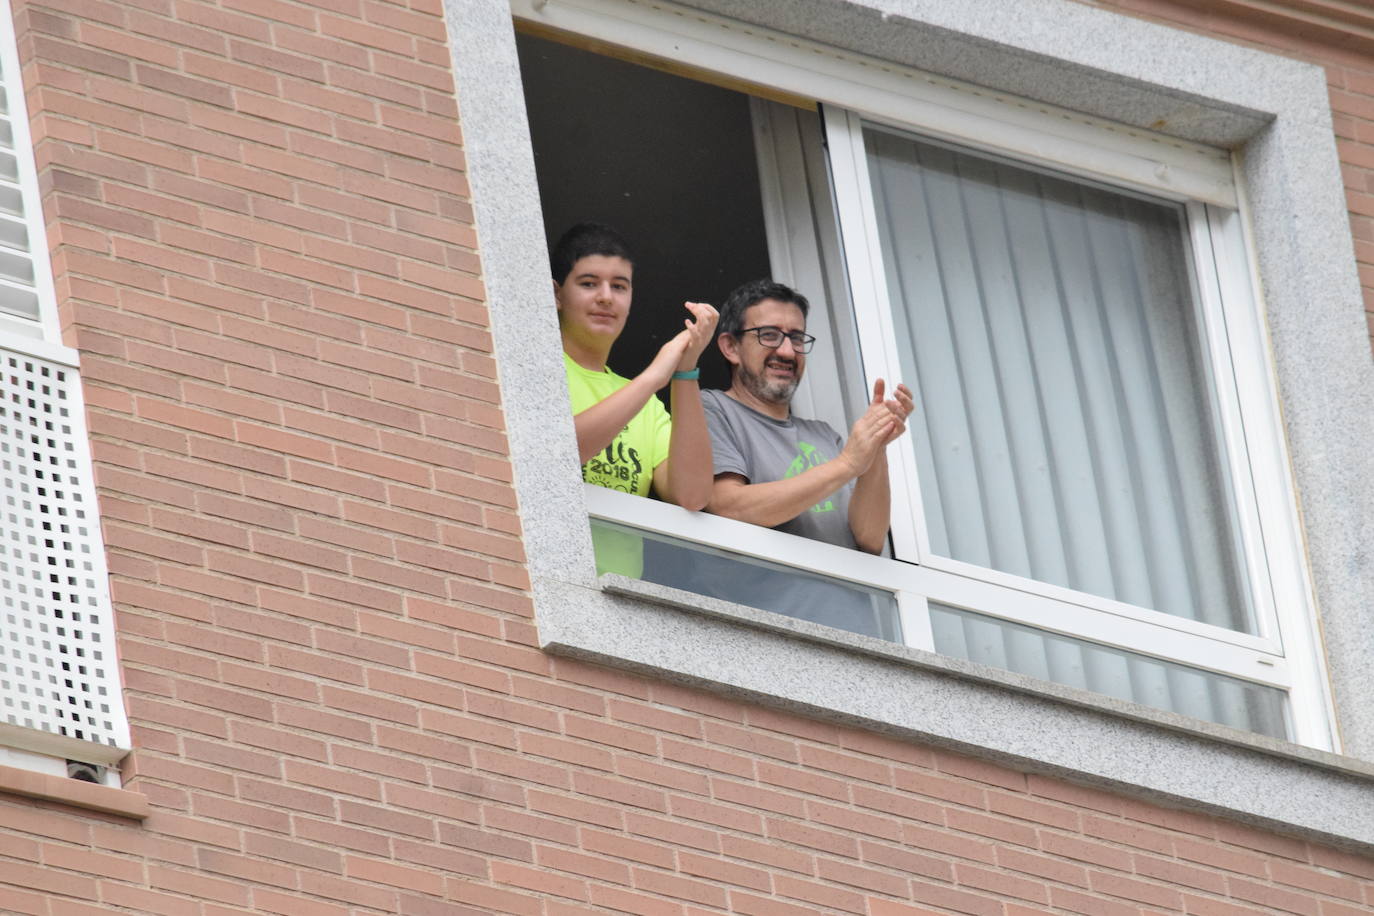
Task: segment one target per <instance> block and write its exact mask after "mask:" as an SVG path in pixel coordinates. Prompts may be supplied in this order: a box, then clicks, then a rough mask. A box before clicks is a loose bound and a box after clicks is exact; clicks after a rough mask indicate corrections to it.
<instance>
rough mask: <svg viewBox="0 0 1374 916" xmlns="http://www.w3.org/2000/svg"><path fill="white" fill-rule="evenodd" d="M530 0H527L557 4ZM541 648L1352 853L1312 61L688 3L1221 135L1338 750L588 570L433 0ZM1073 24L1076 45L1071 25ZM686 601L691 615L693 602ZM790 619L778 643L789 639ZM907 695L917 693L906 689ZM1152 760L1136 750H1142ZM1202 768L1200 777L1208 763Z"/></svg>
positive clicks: (897, 12) (1356, 300)
mask: <svg viewBox="0 0 1374 916" xmlns="http://www.w3.org/2000/svg"><path fill="white" fill-rule="evenodd" d="M557 3H558V0H549V2H548V3H547V4H536V5H535V6H536V8H538V7H542V6H545V5H547V6H556V5H557ZM445 6H446V14H447V16H448V23H449V34H450V35H451V36H454V39H453V41H452V43H451V44H452V54H453V61H454V73H455V81H456V84H457V90H458V97H459V104H460V110H461V112H462V119H463V129H464V137H465V145H466V153H467V157H468V167H469V178H470V180H471V184H472V188H473V204H474V211H475V214H476V221H477V228H478V233H479V237H480V238H481V242H482V258H483V270H484V274H485V279H486V284H487V290H488V295H489V301H490V302H491V303H493V304H494V305H493V308H492V322H493V331H494V339H495V348H496V354H497V361H498V367H499V371H500V376H501V384H502V391H503V400H504V404H505V409H506V418H507V423H508V428H509V435H510V442H511V452H512V462H513V466H514V473H515V481H516V487H517V493H518V496H519V499H520V505H521V517H522V522H523V528H524V532H525V539H526V548H527V553H528V556H529V557H530V573H531V579H532V582H533V588H534V598H535V606H536V613H537V623H538V628H539V633H540V637H541V642H542V643H543V645H544V646H545V648H546V649H547V650H548V651H551V652H561V653H568V654H576V655H578V656H580V657H584V658H589V659H593V660H596V661H599V662H602V663H605V664H608V665H617V666H623V667H628V668H631V669H633V670H639V671H644V672H652V673H655V674H657V675H659V676H663V677H669V678H672V679H675V680H678V681H681V682H684V683H690V684H697V685H701V686H706V687H709V688H711V689H716V690H721V691H726V692H730V693H733V694H736V695H742V696H748V697H751V698H755V699H757V700H758V701H760V702H766V703H772V704H776V705H780V706H784V707H787V708H792V709H800V710H805V711H808V712H810V713H813V714H816V715H821V716H830V717H833V718H837V719H839V720H842V721H849V722H860V723H864V724H866V725H868V726H870V727H873V728H875V729H879V730H883V731H888V732H892V733H896V734H903V735H908V736H911V737H913V738H915V739H918V740H923V741H929V742H933V743H937V744H940V745H943V746H947V747H951V748H955V749H958V750H961V751H964V752H967V753H971V754H977V755H983V756H989V757H992V758H995V759H999V760H1002V761H1006V762H1011V763H1013V764H1014V765H1017V766H1021V767H1023V768H1026V769H1030V770H1036V771H1041V772H1051V773H1057V774H1060V775H1063V776H1066V777H1069V778H1074V779H1078V780H1080V781H1083V782H1086V783H1091V784H1095V785H1105V786H1109V787H1114V788H1116V789H1118V790H1120V791H1123V792H1127V793H1132V794H1141V795H1145V796H1148V797H1149V798H1151V799H1153V800H1156V801H1161V800H1164V801H1173V802H1174V803H1176V804H1179V805H1182V806H1187V807H1193V808H1198V809H1202V810H1208V811H1214V812H1218V813H1222V814H1225V815H1227V816H1230V817H1235V818H1238V819H1241V820H1244V821H1249V822H1254V823H1258V824H1262V825H1271V826H1276V827H1279V828H1280V829H1284V830H1287V831H1291V832H1297V833H1299V834H1304V835H1311V836H1315V837H1318V838H1324V839H1328V840H1334V841H1338V842H1344V843H1355V844H1357V845H1360V846H1365V847H1374V706H1370V704H1368V703H1365V702H1361V700H1362V698H1366V697H1368V696H1369V695H1371V691H1374V669H1371V668H1370V667H1369V666H1368V665H1367V664H1366V660H1367V659H1368V658H1369V657H1370V656H1371V655H1374V626H1370V625H1369V624H1370V621H1369V619H1368V618H1369V614H1370V612H1369V610H1368V609H1369V608H1374V569H1372V568H1371V567H1374V556H1371V547H1370V545H1371V544H1374V509H1371V508H1370V506H1369V505H1368V501H1367V500H1358V499H1352V498H1350V494H1356V493H1369V492H1371V491H1374V450H1371V449H1369V448H1368V443H1369V441H1370V438H1371V435H1372V434H1374V400H1371V399H1370V397H1369V392H1370V391H1371V390H1374V361H1371V357H1370V351H1369V347H1368V341H1367V336H1366V333H1365V327H1364V320H1363V317H1364V316H1363V308H1362V304H1361V298H1360V289H1359V283H1358V278H1357V276H1356V271H1355V260H1354V253H1353V243H1352V240H1351V235H1350V228H1349V222H1348V215H1347V210H1346V200H1345V196H1344V190H1343V188H1342V182H1341V175H1340V168H1339V161H1338V158H1337V155H1336V149H1335V140H1334V135H1333V131H1332V123H1331V116H1330V109H1329V101H1328V98H1327V88H1326V81H1325V75H1324V73H1323V71H1322V70H1321V69H1320V68H1318V67H1315V66H1312V65H1309V64H1304V63H1301V62H1297V61H1293V60H1290V59H1287V58H1282V57H1278V56H1275V55H1271V54H1267V53H1264V52H1261V51H1257V50H1254V49H1250V48H1243V47H1239V46H1236V45H1231V44H1227V43H1225V42H1220V41H1216V40H1213V39H1210V38H1206V37H1203V36H1199V35H1194V34H1191V33H1186V32H1181V31H1178V30H1174V29H1171V28H1167V27H1164V26H1161V25H1157V24H1153V23H1149V22H1144V21H1141V20H1135V19H1131V18H1129V17H1126V16H1122V15H1119V14H1116V13H1112V12H1108V11H1104V10H1099V9H1094V8H1091V7H1088V6H1085V5H1082V4H1079V3H1074V2H1070V0H1005V2H988V3H980V4H976V5H968V6H963V5H955V4H948V3H944V2H941V0H885V2H881V0H847V2H846V0H790V2H788V0H694V2H692V3H690V4H688V6H689V7H692V8H695V9H698V10H701V11H703V12H706V13H708V14H714V15H720V16H725V17H729V18H732V19H736V20H741V21H743V22H746V23H749V24H752V25H754V26H758V27H760V28H762V29H767V30H772V31H774V32H777V33H784V34H793V35H797V36H800V37H803V38H805V39H808V40H810V41H815V42H821V43H824V44H828V45H831V46H834V47H836V48H840V49H843V50H850V51H854V52H858V53H862V54H865V55H869V56H873V57H878V58H882V59H887V60H891V61H893V62H896V63H899V64H902V65H906V66H913V67H918V68H920V69H922V70H925V71H928V72H933V73H936V74H940V75H944V76H949V77H952V78H955V79H959V80H965V81H968V82H972V83H976V84H979V85H983V86H987V87H990V88H992V89H995V90H998V91H1001V92H1007V93H1013V94H1016V95H1019V96H1022V97H1025V98H1029V99H1033V100H1038V101H1043V102H1046V103H1049V104H1054V105H1058V106H1063V107H1066V108H1071V109H1074V110H1078V111H1082V112H1085V113H1088V114H1091V115H1095V116H1098V117H1105V118H1110V119H1112V120H1115V121H1117V122H1120V123H1124V124H1127V125H1131V126H1138V127H1141V128H1146V129H1151V130H1155V131H1159V132H1163V133H1165V134H1171V135H1174V136H1177V137H1179V138H1180V139H1184V140H1190V141H1196V142H1202V143H1207V144H1211V145H1215V146H1220V147H1223V148H1228V149H1231V150H1233V151H1234V154H1235V155H1234V158H1235V162H1236V167H1237V178H1238V183H1239V184H1240V186H1241V187H1242V188H1243V189H1244V191H1245V193H1246V194H1247V196H1248V203H1249V215H1250V220H1251V228H1252V239H1251V240H1252V244H1253V246H1254V250H1255V256H1256V260H1257V262H1258V265H1259V273H1260V280H1261V283H1262V285H1263V300H1264V305H1265V309H1266V314H1267V318H1268V321H1269V331H1270V336H1271V346H1272V348H1273V359H1274V366H1275V372H1276V376H1277V384H1278V388H1279V391H1280V396H1281V400H1282V404H1283V408H1284V424H1285V429H1284V431H1285V434H1286V436H1287V444H1288V448H1289V454H1290V460H1291V462H1292V468H1293V477H1294V486H1295V489H1296V491H1297V498H1298V503H1299V509H1300V512H1301V515H1302V519H1303V524H1304V531H1305V535H1306V538H1307V547H1308V562H1309V569H1310V572H1311V575H1312V580H1313V591H1314V594H1315V600H1316V605H1317V607H1318V608H1319V609H1320V625H1321V627H1322V631H1323V636H1324V640H1325V645H1324V648H1325V652H1326V660H1327V664H1328V667H1329V671H1330V675H1331V681H1332V690H1333V694H1334V703H1335V707H1336V715H1337V725H1338V728H1339V732H1340V737H1341V741H1342V748H1343V755H1337V754H1329V753H1325V752H1320V751H1313V750H1309V749H1305V748H1300V747H1297V746H1294V745H1288V744H1285V743H1283V742H1276V741H1271V740H1269V739H1263V738H1258V737H1255V736H1247V735H1243V734H1240V733H1236V732H1233V731H1231V730H1228V729H1224V728H1211V729H1209V728H1205V727H1201V726H1199V725H1197V724H1196V723H1193V722H1190V721H1188V720H1182V719H1180V718H1179V717H1173V716H1170V715H1169V714H1166V713H1158V714H1156V713H1151V712H1149V711H1146V710H1142V709H1141V708H1140V707H1133V706H1131V705H1130V704H1114V703H1112V702H1111V701H1108V700H1103V699H1100V698H1092V697H1084V696H1079V695H1077V692H1072V691H1056V690H1052V689H1047V688H1046V687H1045V685H1043V684H1039V683H1036V682H1032V681H1029V680H1028V679H1024V678H1018V677H1016V676H1014V675H1006V674H1002V675H1000V676H999V675H997V674H996V673H995V672H991V671H990V670H989V669H985V668H978V667H976V666H968V665H964V664H962V663H958V662H956V661H953V660H950V659H941V658H939V657H936V656H930V655H928V654H927V653H919V652H914V651H913V650H907V649H903V648H902V647H892V649H891V650H890V651H888V652H883V651H879V649H878V648H877V647H875V646H873V645H870V644H869V643H868V642H867V641H863V640H862V639H861V638H854V639H852V640H849V639H843V638H835V637H834V636H833V635H830V634H821V633H816V632H808V631H807V630H806V627H805V625H804V624H788V623H779V622H778V621H777V620H776V619H774V618H772V615H769V616H768V617H767V618H765V617H762V616H759V617H757V618H755V617H754V615H751V614H749V613H747V612H744V611H742V610H741V609H739V608H737V607H734V606H720V607H716V606H713V605H710V604H709V603H708V602H705V601H703V602H700V603H696V604H693V606H692V607H690V608H688V610H689V611H690V612H689V613H684V612H683V609H679V608H674V607H672V606H671V603H672V601H673V600H674V599H675V597H676V596H673V595H671V594H667V593H663V594H658V593H655V591H654V589H653V588H652V587H651V586H645V585H643V584H641V583H633V582H629V581H628V580H620V581H619V582H615V581H611V580H608V581H606V582H598V581H597V580H596V577H595V571H594V565H593V563H592V559H591V545H590V538H589V537H588V536H585V535H583V536H578V535H577V532H581V531H585V530H586V525H585V522H586V518H587V509H586V504H585V499H584V496H583V492H582V484H581V482H580V477H579V475H578V474H577V472H576V465H575V461H576V459H575V457H574V456H575V449H574V446H573V442H574V440H573V430H572V424H571V422H570V420H569V421H561V420H559V419H558V418H557V416H554V415H553V413H557V412H552V413H551V411H550V409H549V405H550V404H551V403H555V404H556V403H561V402H562V400H563V399H564V398H565V397H566V393H565V392H564V391H563V383H562V375H561V372H560V371H559V365H560V355H559V346H558V333H557V323H556V319H555V315H554V311H553V309H552V308H551V307H550V302H549V294H548V281H547V275H546V272H547V266H546V251H545V247H544V241H543V229H542V222H541V219H540V211H539V200H538V190H537V186H536V183H535V177H534V168H533V162H532V156H531V152H530V144H529V138H528V128H527V125H526V121H525V115H524V108H523V96H522V94H521V87H520V77H519V69H518V65H517V61H516V55H515V46H514V34H513V24H512V20H511V14H510V10H509V8H508V7H507V6H506V4H505V3H502V2H493V0H446V3H445ZM1085 35H1091V36H1092V37H1093V40H1092V41H1084V40H1083V38H1084V36H1085ZM703 612H704V613H703ZM799 637H800V638H799ZM916 698H919V700H917V699H916ZM1161 760H1165V761H1168V765H1167V766H1158V765H1157V764H1158V761H1161ZM1218 772H1225V773H1226V774H1227V778H1226V779H1225V780H1218V779H1216V774H1217V773H1218Z"/></svg>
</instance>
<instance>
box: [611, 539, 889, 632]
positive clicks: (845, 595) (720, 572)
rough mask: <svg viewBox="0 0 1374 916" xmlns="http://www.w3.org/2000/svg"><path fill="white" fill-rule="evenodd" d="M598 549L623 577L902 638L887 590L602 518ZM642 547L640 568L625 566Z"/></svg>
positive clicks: (830, 624) (815, 620)
mask: <svg viewBox="0 0 1374 916" xmlns="http://www.w3.org/2000/svg"><path fill="white" fill-rule="evenodd" d="M592 546H593V547H594V548H595V550H596V565H597V572H598V573H600V572H617V573H620V574H621V575H628V576H630V577H631V578H635V579H643V580H644V581H646V582H655V583H657V584H659V585H667V586H671V587H672V588H680V589H682V590H683V591H688V592H696V593H697V594H699V595H707V596H709V597H712V598H720V599H723V600H725V601H733V602H734V603H736V604H743V605H747V606H748V607H755V608H761V609H762V610H765V611H773V612H775V613H778V614H785V615H787V616H788V617H796V618H797V619H799V620H809V621H811V622H812V623H820V624H824V625H825V626H828V627H835V628H836V629H840V630H848V631H849V632H851V633H859V634H862V635H864V636H873V637H876V638H878V639H885V640H888V641H890V642H900V641H901V638H902V636H901V626H900V625H899V624H898V621H897V600H896V597H895V596H894V595H893V594H892V593H891V592H885V591H882V590H881V589H872V588H865V587H864V586H862V585H854V584H853V583H850V582H842V581H840V580H838V579H831V578H828V577H826V576H819V575H816V574H814V573H810V572H806V571H804V570H800V569H795V568H792V567H788V566H781V565H779V564H776V563H768V562H765V561H763V560H755V559H752V558H749V557H742V556H739V555H738V554H731V553H727V552H725V551H723V550H716V549H714V548H711V547H705V546H702V545H700V544H693V543H690V542H688V541H681V540H678V539H676V538H671V537H668V536H666V535H662V534H657V533H655V532H651V531H642V530H640V529H637V528H630V527H627V526H625V525H619V524H616V523H614V522H606V521H601V520H600V519H592ZM636 550H639V551H641V553H640V557H641V564H640V565H639V566H638V567H636V566H634V565H633V564H627V563H626V557H627V556H632V555H634V553H635V552H636ZM636 568H637V570H638V571H635V570H636Z"/></svg>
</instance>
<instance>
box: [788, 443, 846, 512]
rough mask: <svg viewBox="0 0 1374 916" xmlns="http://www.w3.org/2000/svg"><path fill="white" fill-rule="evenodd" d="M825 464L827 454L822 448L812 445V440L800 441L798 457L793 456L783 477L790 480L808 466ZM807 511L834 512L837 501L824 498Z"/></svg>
mask: <svg viewBox="0 0 1374 916" xmlns="http://www.w3.org/2000/svg"><path fill="white" fill-rule="evenodd" d="M823 464H825V456H824V455H822V454H821V451H820V449H818V448H816V446H814V445H812V444H811V443H810V442H801V441H798V442H797V457H795V458H793V459H792V463H791V464H789V465H788V466H787V471H786V473H784V474H783V475H782V479H783V480H789V479H791V478H793V477H796V476H797V475H798V474H800V473H801V472H802V471H805V470H806V469H808V468H815V467H820V466H821V465H823ZM807 511H808V512H834V511H835V501H834V500H833V499H825V500H822V501H821V502H818V503H816V504H815V505H814V506H812V507H811V508H810V509H808V510H807Z"/></svg>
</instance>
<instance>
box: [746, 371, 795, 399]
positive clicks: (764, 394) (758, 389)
mask: <svg viewBox="0 0 1374 916" xmlns="http://www.w3.org/2000/svg"><path fill="white" fill-rule="evenodd" d="M796 365H797V364H796V363H793V364H792V371H793V375H792V377H791V378H790V379H770V378H766V377H765V376H762V375H756V374H755V373H753V372H752V371H750V370H749V369H747V368H745V367H744V366H740V367H739V380H740V384H741V385H743V386H744V390H745V391H748V392H749V393H750V394H752V395H753V396H754V397H756V398H758V399H759V400H760V401H763V402H764V403H765V404H790V403H791V402H792V394H793V393H794V392H795V391H796V390H797V385H798V384H799V383H800V382H801V376H800V375H799V374H798V373H797V372H796ZM767 366H768V363H767V362H766V361H765V362H764V368H765V369H766V368H767Z"/></svg>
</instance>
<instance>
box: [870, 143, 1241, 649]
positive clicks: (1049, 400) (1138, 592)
mask: <svg viewBox="0 0 1374 916" xmlns="http://www.w3.org/2000/svg"><path fill="white" fill-rule="evenodd" d="M864 139H865V143H866V145H867V149H868V161H869V169H870V175H871V176H872V183H873V190H874V198H875V203H876V208H877V217H878V227H879V235H880V238H881V242H882V249H883V256H884V260H885V262H886V268H887V283H888V289H889V292H890V294H891V297H892V300H893V311H894V322H895V326H896V329H897V336H898V342H899V349H900V350H901V352H902V358H903V363H904V365H903V366H902V371H903V373H904V375H905V377H906V379H907V380H908V383H909V384H910V383H911V382H912V381H914V382H915V385H914V388H915V389H916V390H917V393H918V397H919V408H920V417H919V418H917V421H916V424H915V427H914V433H915V434H914V435H913V436H912V439H911V441H912V443H913V447H915V448H916V452H917V463H918V467H919V473H920V482H921V497H922V501H923V503H924V507H925V520H926V525H927V528H928V531H929V536H930V543H931V549H932V550H933V551H934V552H935V553H937V554H940V555H942V556H948V557H952V558H954V559H957V560H962V561H966V562H968V563H973V564H976V565H979V566H984V567H987V568H991V569H996V570H1001V571H1003V572H1008V573H1013V574H1015V575H1018V576H1024V577H1027V578H1030V579H1035V580H1038V581H1042V582H1049V583H1053V584H1056V585H1063V586H1067V587H1069V588H1073V589H1076V590H1079V591H1083V592H1088V593H1090V594H1093V595H1099V596H1102V597H1105V598H1111V599H1115V600H1118V601H1124V602H1128V603H1130V604H1135V605H1139V606H1141V607H1146V608H1152V609H1155V610H1159V611H1163V612H1166V613H1169V614H1175V615H1178V616H1182V617H1187V618H1189V619H1191V620H1199V621H1204V622H1206V623H1211V624H1215V625H1218V626H1223V627H1227V628H1230V629H1235V630H1241V631H1245V632H1253V630H1254V624H1253V617H1252V615H1251V612H1250V610H1249V601H1248V599H1247V596H1246V594H1245V589H1244V587H1243V585H1242V579H1241V576H1240V575H1239V569H1238V563H1237V556H1238V543H1237V538H1236V535H1235V526H1234V520H1233V519H1232V518H1231V515H1232V510H1231V501H1230V498H1229V495H1228V494H1229V492H1230V483H1229V481H1228V480H1227V479H1226V475H1225V474H1224V472H1223V470H1222V468H1223V465H1224V462H1223V461H1222V460H1221V456H1220V455H1219V454H1218V449H1219V443H1218V435H1217V431H1216V423H1215V421H1214V418H1213V414H1212V406H1211V399H1210V395H1209V394H1208V392H1210V391H1211V382H1210V379H1209V378H1208V377H1207V374H1206V372H1205V369H1204V357H1203V356H1202V355H1201V353H1200V350H1199V348H1200V332H1199V328H1198V326H1197V319H1196V314H1195V308H1194V304H1193V297H1192V293H1191V289H1192V283H1191V282H1190V278H1189V271H1188V260H1187V255H1186V250H1185V238H1186V236H1185V233H1184V225H1183V213H1182V210H1181V208H1179V207H1177V206H1175V205H1171V204H1167V203H1158V202H1152V201H1145V200H1141V199H1138V198H1135V197H1130V196H1127V195H1124V194H1118V193H1113V192H1110V191H1104V190H1101V189H1098V188H1096V187H1092V186H1088V185H1084V184H1078V183H1075V182H1071V181H1068V180H1065V179H1062V178H1058V177H1053V176H1048V175H1043V174H1037V173H1034V172H1031V171H1028V170H1026V169H1023V168H1018V167H1015V166H1011V165H1006V164H1003V163H1000V162H994V161H990V160H988V159H983V158H980V157H975V156H972V155H969V154H966V153H961V152H955V151H952V150H950V149H946V148H943V147H939V146H935V145H932V144H928V143H923V142H919V141H916V140H913V139H911V138H909V137H906V136H902V135H898V134H895V133H889V132H887V131H883V130H877V129H866V130H865V132H864Z"/></svg>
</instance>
